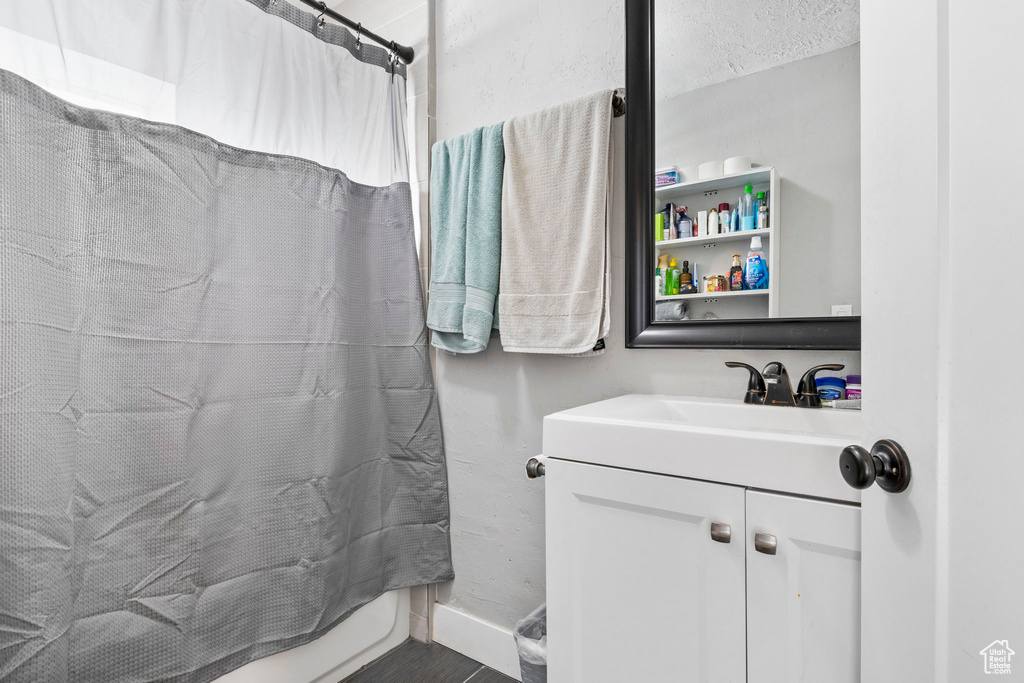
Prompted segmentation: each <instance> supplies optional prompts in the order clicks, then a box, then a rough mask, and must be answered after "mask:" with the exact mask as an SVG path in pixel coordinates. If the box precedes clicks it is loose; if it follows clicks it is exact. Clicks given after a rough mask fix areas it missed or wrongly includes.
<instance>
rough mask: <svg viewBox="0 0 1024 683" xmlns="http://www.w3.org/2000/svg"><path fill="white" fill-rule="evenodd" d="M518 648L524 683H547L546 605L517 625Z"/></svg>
mask: <svg viewBox="0 0 1024 683" xmlns="http://www.w3.org/2000/svg"><path fill="white" fill-rule="evenodd" d="M515 637H516V648H518V650H519V670H520V671H522V673H523V683H547V680H548V609H547V603H544V604H543V605H541V606H540V607H538V608H537V609H535V610H533V611H532V612H530V614H529V615H528V616H527V617H526V618H525V619H521V620H520V621H519V622H518V623H517V624H516V633H515Z"/></svg>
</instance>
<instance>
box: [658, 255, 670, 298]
mask: <svg viewBox="0 0 1024 683" xmlns="http://www.w3.org/2000/svg"><path fill="white" fill-rule="evenodd" d="M657 272H658V273H660V274H661V282H660V283H659V282H658V279H657V278H655V286H656V287H658V288H657V289H655V293H656V294H657V295H658V296H665V295H666V294H668V284H669V283H668V254H661V255H659V256H658V268H657ZM659 285H660V286H659Z"/></svg>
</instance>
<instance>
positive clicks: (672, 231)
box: [665, 202, 679, 240]
mask: <svg viewBox="0 0 1024 683" xmlns="http://www.w3.org/2000/svg"><path fill="white" fill-rule="evenodd" d="M665 227H666V228H668V229H667V230H666V232H667V233H668V234H667V235H666V236H665V239H667V240H674V239H676V238H677V237H679V234H678V233H677V232H676V205H675V204H673V203H672V202H669V203H668V204H666V205H665Z"/></svg>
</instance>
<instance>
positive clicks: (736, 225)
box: [729, 197, 743, 232]
mask: <svg viewBox="0 0 1024 683" xmlns="http://www.w3.org/2000/svg"><path fill="white" fill-rule="evenodd" d="M741 201H743V198H742V197H740V201H738V202H736V208H735V209H734V210H733V212H732V216H731V218H732V223H731V224H730V225H729V232H736V231H738V230H739V229H740V202H741Z"/></svg>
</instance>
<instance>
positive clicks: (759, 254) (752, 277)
mask: <svg viewBox="0 0 1024 683" xmlns="http://www.w3.org/2000/svg"><path fill="white" fill-rule="evenodd" d="M743 289H768V259H767V258H766V257H765V254H764V251H763V250H762V249H761V237H760V235H759V236H757V237H754V238H752V239H751V240H750V251H748V252H747V265H746V266H745V267H744V270H743Z"/></svg>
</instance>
